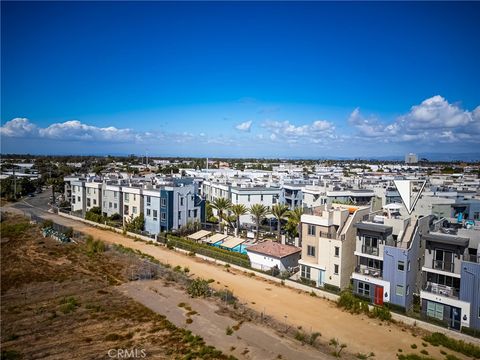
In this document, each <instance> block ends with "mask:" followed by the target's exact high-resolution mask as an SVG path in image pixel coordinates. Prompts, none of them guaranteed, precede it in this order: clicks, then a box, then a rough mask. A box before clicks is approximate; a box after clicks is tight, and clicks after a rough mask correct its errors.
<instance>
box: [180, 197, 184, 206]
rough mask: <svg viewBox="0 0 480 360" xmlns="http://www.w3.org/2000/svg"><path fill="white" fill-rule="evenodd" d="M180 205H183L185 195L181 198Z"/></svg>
mask: <svg viewBox="0 0 480 360" xmlns="http://www.w3.org/2000/svg"><path fill="white" fill-rule="evenodd" d="M180 206H183V197H181V198H180Z"/></svg>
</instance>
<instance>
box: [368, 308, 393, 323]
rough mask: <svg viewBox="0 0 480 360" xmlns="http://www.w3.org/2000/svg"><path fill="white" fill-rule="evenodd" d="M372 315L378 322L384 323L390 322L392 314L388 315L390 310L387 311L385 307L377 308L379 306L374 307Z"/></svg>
mask: <svg viewBox="0 0 480 360" xmlns="http://www.w3.org/2000/svg"><path fill="white" fill-rule="evenodd" d="M372 315H373V316H374V317H376V318H378V319H380V320H384V321H390V320H392V314H391V313H390V310H388V309H387V308H386V307H383V306H382V307H379V306H374V308H373V310H372Z"/></svg>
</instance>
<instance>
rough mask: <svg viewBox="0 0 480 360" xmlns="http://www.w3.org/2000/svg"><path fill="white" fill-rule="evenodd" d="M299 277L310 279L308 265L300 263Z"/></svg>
mask: <svg viewBox="0 0 480 360" xmlns="http://www.w3.org/2000/svg"><path fill="white" fill-rule="evenodd" d="M301 277H303V278H305V279H310V266H305V265H302V274H301Z"/></svg>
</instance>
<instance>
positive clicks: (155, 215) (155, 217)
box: [153, 210, 158, 220]
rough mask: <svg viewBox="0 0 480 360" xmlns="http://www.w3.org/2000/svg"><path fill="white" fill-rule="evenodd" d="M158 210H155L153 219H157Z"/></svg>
mask: <svg viewBox="0 0 480 360" xmlns="http://www.w3.org/2000/svg"><path fill="white" fill-rule="evenodd" d="M157 217H158V212H157V210H153V220H157Z"/></svg>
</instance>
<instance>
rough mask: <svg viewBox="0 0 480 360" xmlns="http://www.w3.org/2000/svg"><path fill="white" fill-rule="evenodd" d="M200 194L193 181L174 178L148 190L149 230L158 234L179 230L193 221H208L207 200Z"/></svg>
mask: <svg viewBox="0 0 480 360" xmlns="http://www.w3.org/2000/svg"><path fill="white" fill-rule="evenodd" d="M197 191H198V189H197V187H196V185H195V184H194V183H193V181H191V179H174V180H172V181H171V182H168V183H165V184H162V185H157V186H156V187H155V188H151V189H144V190H143V196H144V216H145V231H147V232H149V233H150V234H158V233H160V232H163V231H171V230H178V229H179V228H180V227H182V226H184V225H186V224H187V223H189V222H195V221H198V222H204V221H205V200H203V199H202V198H201V197H200V196H199V195H198V193H197Z"/></svg>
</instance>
